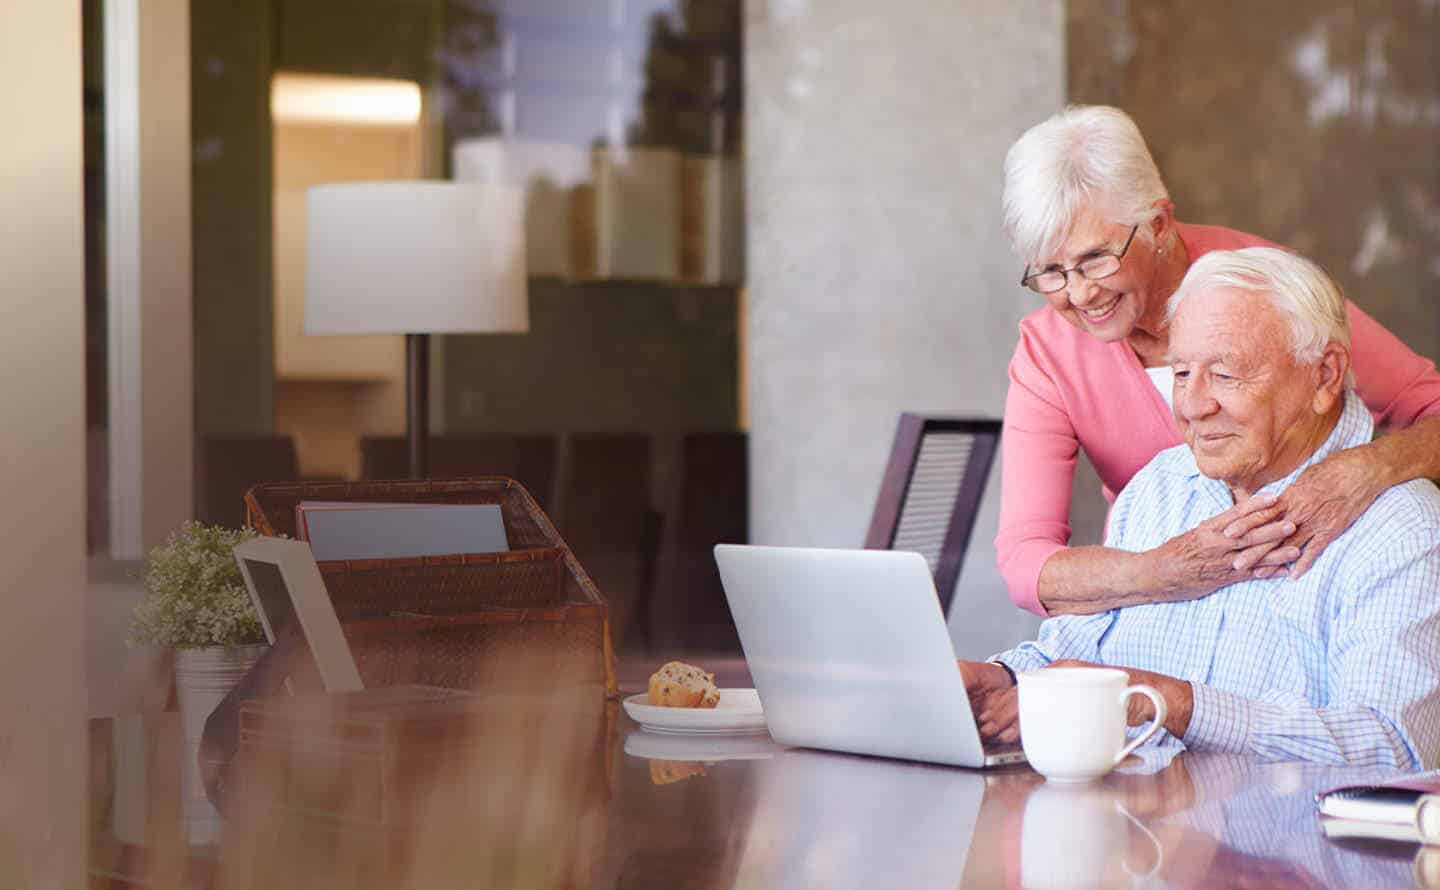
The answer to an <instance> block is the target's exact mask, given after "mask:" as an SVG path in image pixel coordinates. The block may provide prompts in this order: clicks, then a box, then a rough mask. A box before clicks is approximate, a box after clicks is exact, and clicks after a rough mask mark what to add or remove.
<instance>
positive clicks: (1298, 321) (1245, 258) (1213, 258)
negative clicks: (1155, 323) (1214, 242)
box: [1165, 247, 1355, 388]
mask: <svg viewBox="0 0 1440 890" xmlns="http://www.w3.org/2000/svg"><path fill="white" fill-rule="evenodd" d="M1221 287H1227V288H1235V289H1237V290H1242V291H1249V292H1251V293H1257V294H1263V295H1264V296H1266V297H1267V298H1269V300H1270V303H1271V304H1272V305H1273V306H1274V307H1275V308H1276V309H1279V310H1280V314H1281V315H1282V316H1284V318H1285V320H1286V321H1287V322H1288V323H1289V327H1290V351H1291V353H1292V354H1293V355H1294V356H1295V361H1296V363H1297V364H1302V365H1309V364H1313V363H1315V362H1317V361H1319V360H1320V357H1321V356H1322V355H1324V353H1325V346H1326V344H1329V343H1332V342H1334V343H1339V344H1341V345H1343V346H1346V347H1347V348H1348V347H1349V345H1350V317H1349V315H1348V314H1347V312H1346V308H1345V295H1344V294H1343V293H1341V292H1340V287H1339V285H1337V284H1336V283H1335V281H1334V280H1333V279H1332V278H1331V277H1330V276H1329V275H1327V274H1325V270H1324V269H1321V268H1320V267H1319V266H1317V265H1316V264H1315V263H1312V262H1311V261H1310V260H1307V259H1305V258H1304V257H1302V256H1300V255H1298V254H1293V253H1290V252H1289V251H1285V250H1280V249H1279V248H1275V247H1247V248H1245V249H1243V250H1215V251H1211V252H1210V253H1207V254H1205V255H1204V256H1202V257H1200V258H1199V259H1198V260H1196V261H1195V262H1194V263H1192V264H1191V266H1190V271H1188V272H1186V273H1185V279H1184V280H1183V281H1181V282H1180V287H1178V288H1177V289H1176V290H1175V293H1174V294H1172V295H1171V297H1170V301H1169V302H1168V303H1167V304H1166V305H1165V319H1166V321H1167V322H1168V321H1173V320H1174V318H1175V313H1176V312H1177V311H1178V310H1179V308H1180V304H1181V303H1182V302H1184V301H1185V298H1186V297H1188V296H1190V295H1191V294H1195V293H1203V292H1207V291H1211V290H1214V289H1216V288H1221ZM1345 385H1346V387H1347V388H1348V387H1353V386H1354V385H1355V376H1354V372H1350V373H1347V374H1346V376H1345Z"/></svg>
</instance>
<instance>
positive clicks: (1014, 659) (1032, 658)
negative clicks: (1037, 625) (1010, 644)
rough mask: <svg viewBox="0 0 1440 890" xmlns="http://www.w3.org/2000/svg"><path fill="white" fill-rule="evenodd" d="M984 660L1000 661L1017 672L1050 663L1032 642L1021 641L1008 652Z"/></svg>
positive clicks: (1038, 667) (1031, 669)
mask: <svg viewBox="0 0 1440 890" xmlns="http://www.w3.org/2000/svg"><path fill="white" fill-rule="evenodd" d="M985 660H986V661H999V662H1002V663H1004V665H1005V666H1006V667H1008V668H1009V669H1010V670H1012V671H1014V672H1015V673H1017V674H1020V673H1024V672H1025V671H1034V670H1039V669H1040V668H1043V667H1045V665H1047V664H1049V663H1050V659H1049V658H1048V657H1047V656H1046V655H1045V653H1043V652H1041V651H1040V650H1039V649H1038V648H1037V647H1036V646H1035V644H1034V643H1021V644H1020V645H1018V646H1016V647H1015V648H1014V649H1011V650H1009V651H1008V652H1001V653H999V654H998V655H992V656H990V657H989V658H987V659H985Z"/></svg>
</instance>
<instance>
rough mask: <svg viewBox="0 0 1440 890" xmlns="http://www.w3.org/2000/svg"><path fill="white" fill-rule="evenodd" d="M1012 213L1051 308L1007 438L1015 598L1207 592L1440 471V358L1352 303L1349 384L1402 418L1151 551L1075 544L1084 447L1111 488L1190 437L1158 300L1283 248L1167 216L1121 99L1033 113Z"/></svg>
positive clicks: (1017, 381)
mask: <svg viewBox="0 0 1440 890" xmlns="http://www.w3.org/2000/svg"><path fill="white" fill-rule="evenodd" d="M1004 212H1005V227H1006V230H1007V233H1008V234H1009V236H1010V239H1011V242H1012V243H1013V244H1014V246H1015V249H1016V251H1017V252H1018V253H1019V254H1020V256H1021V257H1022V258H1023V259H1024V260H1025V261H1026V266H1025V270H1024V273H1023V275H1022V279H1021V283H1022V284H1024V285H1025V286H1026V287H1028V288H1030V289H1031V290H1033V291H1035V292H1036V293H1039V294H1041V295H1042V296H1044V297H1045V300H1046V303H1047V304H1048V305H1046V306H1045V307H1043V308H1041V309H1039V310H1038V311H1036V312H1033V313H1031V314H1030V315H1028V316H1026V317H1025V319H1024V320H1023V321H1021V323H1020V342H1019V344H1018V345H1017V346H1016V348H1015V354H1014V356H1013V358H1012V359H1011V361H1010V390H1009V394H1008V395H1007V397H1006V402H1005V429H1004V435H1003V436H1002V438H1001V443H1002V447H1003V458H1002V462H1001V463H1002V470H1003V476H1002V494H1001V508H1000V532H999V535H998V537H997V538H996V541H995V546H996V550H997V551H998V556H999V562H1000V570H1001V573H1002V574H1003V575H1004V576H1005V580H1006V583H1007V585H1008V586H1009V589H1010V596H1011V598H1012V599H1013V600H1014V601H1015V602H1016V604H1018V605H1020V606H1021V607H1023V608H1025V609H1029V610H1030V611H1032V612H1036V613H1037V614H1041V615H1044V614H1052V615H1053V614H1064V613H1070V614H1084V613H1090V612H1098V611H1103V610H1106V609H1112V608H1116V607H1119V606H1127V605H1136V604H1140V603H1147V602H1170V601H1175V600H1185V599H1193V598H1196V597H1201V596H1205V595H1207V594H1209V593H1211V592H1213V591H1214V590H1216V589H1218V588H1220V587H1223V586H1225V585H1227V584H1231V583H1233V582H1236V581H1240V580H1243V579H1246V578H1251V577H1270V576H1273V575H1276V574H1279V573H1282V572H1287V571H1288V572H1289V574H1290V575H1291V576H1292V577H1299V576H1300V575H1302V574H1304V573H1305V571H1306V570H1307V569H1308V568H1309V567H1310V566H1311V565H1312V564H1313V563H1314V562H1315V560H1316V559H1317V558H1318V557H1319V556H1320V553H1321V552H1322V551H1323V550H1324V549H1325V547H1326V545H1327V544H1329V543H1330V542H1331V541H1332V540H1334V539H1335V538H1336V537H1338V536H1339V535H1340V533H1341V532H1343V531H1344V530H1345V529H1346V528H1347V527H1349V525H1350V523H1351V522H1352V521H1353V520H1354V519H1355V518H1356V517H1357V516H1359V515H1360V514H1361V513H1363V512H1364V511H1365V508H1367V507H1368V506H1369V505H1370V503H1371V502H1372V501H1374V500H1375V498H1376V497H1377V496H1378V495H1379V494H1380V493H1381V492H1383V491H1384V490H1385V489H1387V488H1389V487H1390V486H1392V485H1396V484H1399V483H1401V482H1404V481H1407V480H1410V479H1416V478H1423V477H1430V478H1434V477H1440V374H1437V373H1436V370H1435V364H1434V363H1433V362H1431V361H1429V360H1427V359H1424V358H1422V357H1420V356H1418V355H1416V354H1415V353H1414V352H1412V351H1411V350H1410V349H1408V348H1407V347H1406V346H1405V345H1404V344H1403V343H1401V342H1400V340H1399V339H1397V338H1396V337H1395V336H1394V335H1393V334H1391V333H1390V332H1389V331H1387V330H1385V329H1384V328H1383V327H1382V326H1381V325H1380V324H1378V323H1377V322H1376V321H1375V320H1374V319H1372V318H1370V317H1369V316H1368V315H1366V314H1365V313H1363V312H1361V311H1360V310H1359V309H1358V308H1356V307H1355V305H1354V304H1353V303H1352V304H1347V307H1348V311H1349V318H1350V327H1351V355H1352V365H1353V368H1354V372H1355V375H1356V379H1357V393H1358V394H1359V396H1360V397H1361V399H1363V400H1364V402H1365V405H1366V407H1368V408H1369V410H1370V412H1371V415H1372V416H1373V418H1374V421H1375V423H1376V425H1377V426H1378V427H1386V428H1390V429H1393V430H1398V431H1397V432H1393V433H1391V434H1390V435H1387V436H1384V437H1382V438H1379V439H1377V440H1375V441H1374V442H1372V443H1370V444H1368V445H1362V446H1358V447H1355V448H1349V449H1346V450H1344V451H1340V452H1337V453H1335V454H1334V455H1331V456H1330V457H1329V458H1327V459H1326V460H1324V461H1322V462H1320V463H1318V464H1316V465H1315V466H1313V467H1311V468H1310V469H1309V470H1307V471H1306V472H1305V473H1304V475H1302V476H1301V477H1300V479H1299V480H1297V481H1296V483H1295V484H1294V485H1292V486H1290V487H1289V488H1288V489H1286V491H1285V492H1284V494H1283V495H1281V496H1280V497H1279V498H1278V499H1277V498H1270V497H1256V498H1250V499H1246V500H1244V501H1243V502H1241V503H1238V504H1236V505H1235V506H1234V507H1233V508H1231V509H1230V510H1227V511H1225V512H1224V513H1221V514H1220V515H1219V516H1216V517H1215V518H1213V519H1211V520H1209V521H1207V522H1205V523H1204V524H1202V525H1201V526H1199V527H1198V528H1195V529H1193V530H1191V531H1189V532H1186V533H1185V534H1181V535H1178V536H1176V537H1174V538H1171V539H1170V540H1168V541H1167V542H1166V543H1164V544H1162V545H1161V546H1159V547H1156V548H1155V549H1153V550H1148V551H1145V552H1140V553H1132V552H1129V551H1124V550H1116V549H1111V548H1107V547H1068V546H1066V545H1067V544H1068V543H1069V539H1070V526H1069V521H1068V520H1069V513H1070V490H1071V483H1072V479H1073V476H1074V472H1075V456H1076V453H1077V450H1078V449H1080V448H1083V449H1084V450H1085V454H1086V455H1087V456H1088V457H1089V459H1090V462H1091V463H1092V464H1093V465H1094V466H1095V469H1096V471H1097V472H1098V473H1099V476H1100V479H1101V481H1102V482H1103V483H1104V494H1105V497H1106V500H1107V501H1113V500H1114V497H1115V494H1116V492H1118V491H1120V489H1122V488H1123V487H1124V486H1125V484H1126V483H1127V482H1129V481H1130V477H1131V476H1133V475H1135V473H1136V472H1137V471H1138V470H1139V469H1140V468H1141V467H1143V466H1145V464H1146V463H1148V462H1149V461H1150V459H1151V458H1153V457H1154V456H1155V455H1156V454H1158V453H1159V452H1160V451H1162V450H1164V449H1166V448H1170V447H1172V446H1174V445H1178V444H1180V441H1181V440H1180V435H1179V433H1178V432H1177V429H1176V425H1175V421H1174V419H1173V417H1172V412H1171V405H1170V401H1171V388H1172V375H1171V372H1170V367H1169V363H1168V359H1167V350H1168V345H1169V344H1168V331H1167V325H1166V321H1165V304H1166V301H1167V300H1168V299H1169V298H1170V296H1171V294H1173V293H1174V292H1175V289H1176V288H1177V287H1178V286H1179V284H1180V281H1181V280H1182V279H1183V278H1184V277H1185V273H1186V271H1187V270H1188V269H1189V268H1190V264H1191V263H1193V262H1194V261H1195V259H1196V258H1197V257H1199V256H1201V255H1203V254H1205V253H1207V252H1209V251H1212V250H1233V249H1238V248H1243V247H1255V246H1274V245H1271V244H1270V243H1269V242H1267V241H1265V240H1264V239H1262V238H1257V237H1255V236H1253V235H1247V234H1245V233H1243V232H1237V231H1233V230H1230V229H1224V228H1218V227H1215V226H1197V225H1188V224H1184V223H1179V222H1177V221H1176V220H1175V215H1174V214H1175V206H1174V204H1172V203H1171V201H1170V197H1169V194H1168V193H1167V192H1166V190H1165V185H1164V183H1163V182H1162V181H1161V179H1160V172H1159V170H1157V169H1156V167H1155V162H1154V160H1152V159H1151V157H1150V151H1149V149H1148V148H1146V146H1145V140H1144V138H1143V137H1142V136H1141V135H1140V131H1139V129H1138V128H1137V127H1136V126H1135V123H1134V121H1132V120H1131V119H1130V118H1129V117H1128V116H1127V115H1126V114H1125V113H1124V112H1122V111H1120V110H1118V109H1115V108H1106V107H1100V106H1096V107H1075V108H1070V109H1067V110H1066V111H1063V112H1061V113H1059V114H1057V115H1055V116H1054V117H1051V118H1050V119H1049V120H1046V121H1044V122H1043V123H1040V124H1038V125H1036V126H1035V127H1032V128H1031V129H1030V130H1028V131H1027V132H1026V133H1025V134H1024V135H1023V136H1021V137H1020V138H1019V139H1018V140H1017V141H1016V142H1015V144H1014V145H1013V146H1012V147H1011V148H1010V152H1009V154H1008V155H1007V156H1006V159H1005V196H1004Z"/></svg>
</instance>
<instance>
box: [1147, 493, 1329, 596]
mask: <svg viewBox="0 0 1440 890" xmlns="http://www.w3.org/2000/svg"><path fill="white" fill-rule="evenodd" d="M1284 509H1285V508H1284V507H1283V506H1281V505H1280V504H1279V503H1277V499H1276V497H1275V496H1274V495H1259V496H1256V497H1250V498H1246V499H1245V500H1243V501H1241V502H1239V503H1237V504H1236V505H1235V506H1233V507H1231V508H1230V509H1229V510H1226V511H1225V512H1224V513H1221V514H1220V515H1218V516H1214V517H1211V518H1210V519H1207V520H1206V521H1204V522H1202V523H1200V524H1199V525H1197V526H1196V527H1195V528H1193V529H1191V530H1190V531H1188V532H1185V533H1184V534H1180V535H1176V536H1175V537H1173V538H1171V539H1170V540H1168V541H1166V542H1165V543H1164V544H1161V545H1160V546H1159V547H1156V548H1155V549H1154V550H1151V551H1149V554H1150V555H1152V556H1153V559H1152V560H1151V563H1152V565H1153V569H1152V571H1153V572H1154V573H1155V576H1156V578H1155V582H1154V587H1155V590H1156V592H1157V593H1160V594H1161V595H1162V597H1163V598H1164V599H1165V600H1170V601H1176V600H1187V599H1195V598H1197V597H1201V596H1205V595H1206V594H1209V593H1213V592H1214V591H1216V590H1218V589H1219V588H1221V587H1224V586H1226V585H1227V584H1234V583H1235V582H1237V581H1245V580H1248V579H1250V578H1253V577H1261V578H1263V577H1268V576H1269V575H1270V574H1278V573H1281V572H1283V571H1285V566H1286V565H1288V564H1289V563H1291V562H1294V561H1295V560H1296V559H1299V558H1300V548H1299V547H1297V546H1294V545H1292V544H1289V543H1288V542H1287V540H1286V539H1287V538H1291V537H1292V536H1293V535H1295V533H1296V531H1297V526H1296V523H1294V522H1293V521H1291V520H1289V519H1287V518H1285V517H1283V516H1282V515H1281V514H1282V513H1283V512H1284Z"/></svg>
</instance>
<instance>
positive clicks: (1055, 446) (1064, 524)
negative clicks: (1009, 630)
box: [995, 325, 1080, 615]
mask: <svg viewBox="0 0 1440 890" xmlns="http://www.w3.org/2000/svg"><path fill="white" fill-rule="evenodd" d="M1000 449H1001V450H1000V471H1001V474H1000V531H999V534H998V535H997V536H996V538H995V552H996V556H997V558H998V561H999V565H1000V574H1001V575H1002V576H1003V577H1004V578H1005V584H1006V586H1007V587H1008V588H1009V590H1010V598H1011V599H1012V600H1014V601H1015V604H1016V605H1017V606H1019V607H1020V608H1022V609H1026V610H1028V611H1030V612H1034V613H1035V614H1037V615H1045V614H1046V613H1045V608H1044V606H1042V605H1041V604H1040V595H1039V589H1038V586H1039V581H1040V567H1041V566H1043V565H1044V564H1045V560H1046V559H1049V558H1050V555H1051V554H1053V553H1054V552H1055V551H1057V550H1063V549H1064V548H1065V546H1066V544H1067V543H1068V542H1069V541H1070V486H1071V483H1072V481H1073V479H1074V476H1075V456H1076V454H1077V453H1078V452H1079V449H1080V443H1079V440H1078V439H1077V438H1076V435H1075V428H1074V426H1072V425H1071V423H1070V417H1069V414H1068V413H1067V412H1066V411H1065V408H1064V405H1063V404H1062V402H1061V400H1060V395H1059V392H1058V391H1057V390H1056V388H1055V383H1054V381H1053V380H1051V378H1050V375H1049V374H1048V373H1046V371H1045V370H1044V367H1043V365H1042V362H1041V361H1040V360H1039V357H1038V356H1037V354H1036V343H1035V340H1034V339H1033V335H1031V334H1030V333H1029V332H1028V331H1027V330H1026V329H1025V326H1024V325H1021V328H1020V342H1019V344H1018V345H1017V346H1016V347H1015V355H1014V356H1013V357H1012V358H1011V359H1010V390H1009V393H1008V394H1007V395H1006V397H1005V426H1004V431H1003V432H1002V434H1001V436H1000Z"/></svg>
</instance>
